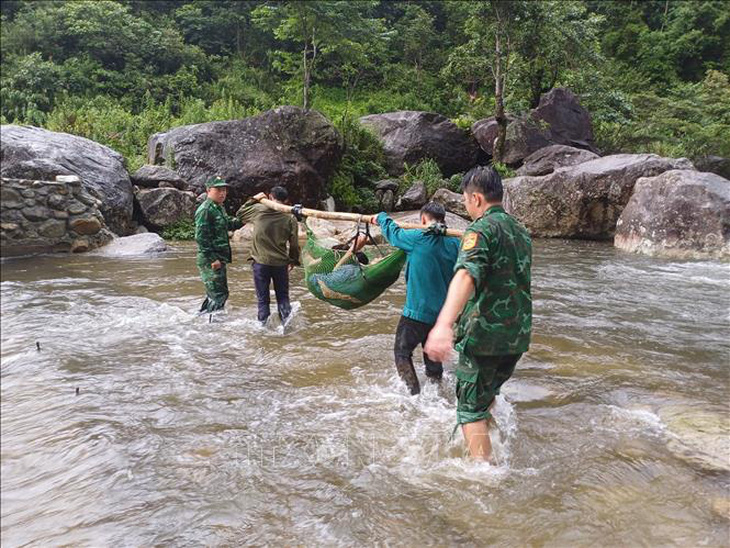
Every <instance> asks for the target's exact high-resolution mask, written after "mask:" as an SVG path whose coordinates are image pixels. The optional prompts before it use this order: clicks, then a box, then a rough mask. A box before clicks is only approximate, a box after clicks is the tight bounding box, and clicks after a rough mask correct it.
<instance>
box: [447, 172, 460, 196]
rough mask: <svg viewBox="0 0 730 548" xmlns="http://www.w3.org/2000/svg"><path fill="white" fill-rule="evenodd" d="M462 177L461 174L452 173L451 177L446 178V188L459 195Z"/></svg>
mask: <svg viewBox="0 0 730 548" xmlns="http://www.w3.org/2000/svg"><path fill="white" fill-rule="evenodd" d="M462 177H464V174H463V173H454V174H453V175H452V176H451V177H449V178H448V181H447V185H446V188H448V189H449V190H450V191H451V192H459V193H461V179H462Z"/></svg>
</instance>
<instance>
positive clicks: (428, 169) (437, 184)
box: [398, 158, 445, 196]
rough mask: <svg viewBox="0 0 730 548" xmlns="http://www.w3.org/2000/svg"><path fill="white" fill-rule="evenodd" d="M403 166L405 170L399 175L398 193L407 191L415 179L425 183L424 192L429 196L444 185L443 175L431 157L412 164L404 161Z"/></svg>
mask: <svg viewBox="0 0 730 548" xmlns="http://www.w3.org/2000/svg"><path fill="white" fill-rule="evenodd" d="M403 168H404V169H405V172H404V173H403V175H401V176H400V184H399V185H398V190H399V192H400V193H403V192H405V191H407V190H408V189H409V188H410V187H411V185H412V184H413V183H415V182H416V181H422V182H423V184H425V185H426V192H427V193H428V195H429V196H431V195H433V193H434V192H436V191H437V190H438V189H439V188H441V187H443V186H445V184H444V176H443V174H442V173H441V169H440V168H439V166H438V164H437V163H436V160H434V159H433V158H426V159H424V160H421V161H420V162H418V163H417V164H416V165H413V166H412V165H409V164H408V163H405V164H403Z"/></svg>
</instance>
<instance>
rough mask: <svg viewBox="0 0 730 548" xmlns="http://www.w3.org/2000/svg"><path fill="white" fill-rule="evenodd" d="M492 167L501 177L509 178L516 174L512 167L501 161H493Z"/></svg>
mask: <svg viewBox="0 0 730 548" xmlns="http://www.w3.org/2000/svg"><path fill="white" fill-rule="evenodd" d="M492 167H493V168H494V169H495V170H496V171H497V173H499V176H500V177H502V179H509V178H511V177H514V176H516V175H517V173H516V172H515V170H514V169H512V168H511V167H509V166H507V165H505V164H503V163H502V162H493V163H492Z"/></svg>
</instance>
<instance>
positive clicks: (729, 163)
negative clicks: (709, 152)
mask: <svg viewBox="0 0 730 548" xmlns="http://www.w3.org/2000/svg"><path fill="white" fill-rule="evenodd" d="M694 164H695V167H696V168H697V171H707V172H709V173H714V174H715V175H719V176H720V177H725V179H730V158H723V157H722V156H703V157H702V158H699V159H698V160H695V162H694Z"/></svg>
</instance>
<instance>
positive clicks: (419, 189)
mask: <svg viewBox="0 0 730 548" xmlns="http://www.w3.org/2000/svg"><path fill="white" fill-rule="evenodd" d="M427 201H428V191H427V190H426V185H425V183H424V182H423V181H416V182H415V183H413V184H412V185H411V187H410V188H409V189H408V190H406V191H405V193H403V195H402V196H401V197H400V198H398V201H397V202H396V204H395V208H396V209H397V210H399V211H403V210H406V209H418V208H420V207H423V204H425V203H426V202H427Z"/></svg>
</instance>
